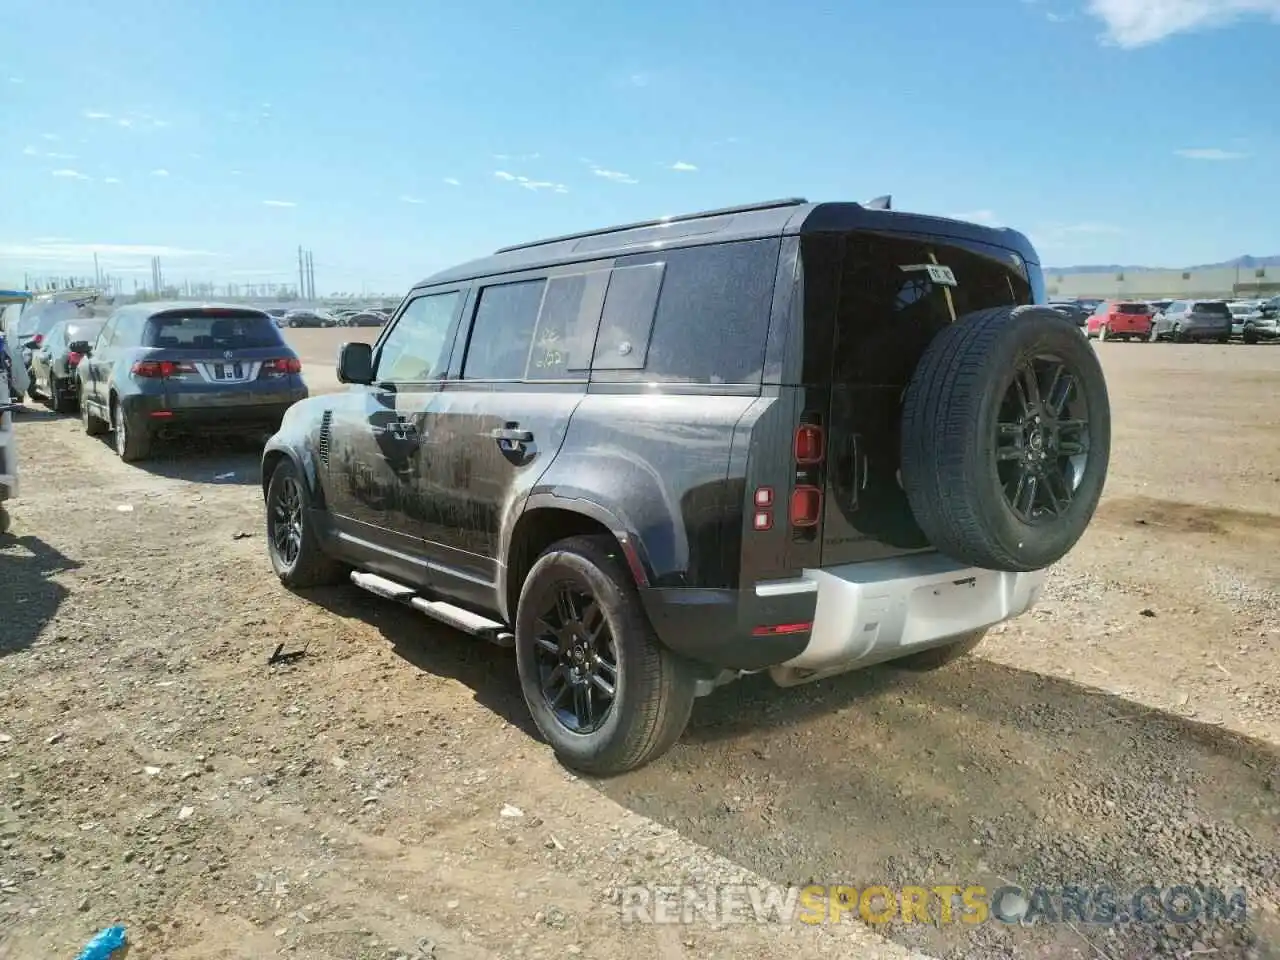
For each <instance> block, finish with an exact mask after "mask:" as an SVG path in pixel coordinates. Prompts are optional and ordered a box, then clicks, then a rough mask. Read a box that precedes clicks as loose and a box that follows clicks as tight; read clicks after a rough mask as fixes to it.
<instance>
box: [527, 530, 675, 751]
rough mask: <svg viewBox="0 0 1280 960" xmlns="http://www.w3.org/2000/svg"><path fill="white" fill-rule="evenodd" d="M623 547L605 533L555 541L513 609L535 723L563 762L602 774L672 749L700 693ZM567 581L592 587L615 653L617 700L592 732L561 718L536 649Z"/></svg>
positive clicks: (575, 584) (594, 598) (528, 703)
mask: <svg viewBox="0 0 1280 960" xmlns="http://www.w3.org/2000/svg"><path fill="white" fill-rule="evenodd" d="M619 553H620V551H619V549H618V546H617V544H616V543H615V542H614V541H613V539H612V538H610V537H607V536H577V537H570V538H568V539H565V540H561V541H559V542H558V543H555V544H553V545H552V546H551V547H549V548H548V549H547V550H546V551H545V552H544V553H543V554H542V556H541V557H539V558H538V560H537V561H536V562H535V563H534V565H533V568H532V569H531V570H530V571H529V575H528V577H526V578H525V581H524V585H523V586H522V588H521V590H520V601H519V605H518V607H517V609H516V629H515V633H516V644H515V646H516V664H517V669H518V671H519V675H520V688H521V691H522V692H523V694H524V699H525V703H526V704H527V705H528V707H529V712H530V713H531V714H532V716H533V721H534V723H535V724H536V725H537V727H538V730H539V732H541V734H542V736H543V737H544V738H545V739H546V741H547V742H548V743H549V744H550V745H551V747H552V749H553V750H555V752H556V755H557V756H558V757H559V758H560V760H561V762H562V763H564V764H565V765H566V766H568V767H571V768H573V769H575V770H579V771H582V772H583V773H590V774H595V775H598V776H611V775H614V774H619V773H625V772H626V771H628V770H634V769H636V768H637V767H641V766H644V765H645V764H646V763H649V762H650V761H652V760H654V759H656V758H657V757H659V756H661V755H662V754H664V753H665V752H666V751H667V750H669V749H670V748H671V746H672V745H673V744H674V743H675V742H676V741H677V740H678V739H679V738H680V734H681V733H683V732H684V729H685V726H686V725H687V724H688V722H689V714H690V712H691V711H692V709H693V700H694V692H695V681H696V678H695V676H694V671H693V669H692V667H691V665H690V664H689V663H688V661H686V660H684V659H683V658H681V657H680V656H678V655H677V654H675V653H673V652H672V651H671V650H669V649H667V648H666V647H664V646H663V645H662V644H661V643H660V642H659V640H658V638H657V636H656V635H655V633H654V630H653V627H652V625H651V624H650V623H649V618H648V616H646V614H645V612H644V608H643V607H642V606H641V603H640V597H639V594H638V593H637V592H636V588H635V585H634V583H633V581H632V578H631V576H630V574H629V572H628V571H627V569H626V567H625V566H623V564H622V563H621V562H620V560H619V557H618V554H619ZM565 581H571V582H572V583H573V584H574V587H575V589H579V588H581V587H585V588H586V589H587V590H589V591H590V594H591V596H592V598H593V600H594V601H595V602H596V603H598V604H599V606H600V610H601V612H602V613H603V615H604V620H605V623H606V624H607V625H608V628H609V630H610V632H611V634H612V637H613V642H614V646H615V649H616V652H617V656H618V677H617V682H616V686H615V689H616V695H615V699H614V701H613V703H612V705H611V706H610V711H609V714H608V715H607V717H606V719H605V721H604V723H603V725H602V726H601V727H600V728H599V729H597V730H595V731H592V732H590V733H576V732H574V731H571V730H570V729H569V728H568V727H567V726H566V725H564V724H563V723H561V721H560V720H559V719H557V717H556V715H555V713H554V712H553V711H552V709H551V706H550V705H549V704H548V703H547V700H546V697H545V696H544V694H543V691H542V685H541V680H540V676H539V670H538V662H537V659H536V653H535V642H536V639H537V635H536V629H535V623H536V622H537V620H538V619H539V618H540V617H541V616H542V614H543V612H544V610H545V608H546V603H547V601H548V597H549V595H550V594H551V593H552V592H553V591H554V590H555V589H556V587H557V585H559V584H560V583H562V582H565Z"/></svg>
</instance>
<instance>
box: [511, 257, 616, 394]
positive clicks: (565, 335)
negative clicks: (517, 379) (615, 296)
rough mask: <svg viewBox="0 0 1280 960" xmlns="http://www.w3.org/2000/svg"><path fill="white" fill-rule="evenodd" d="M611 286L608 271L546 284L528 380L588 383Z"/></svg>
mask: <svg viewBox="0 0 1280 960" xmlns="http://www.w3.org/2000/svg"><path fill="white" fill-rule="evenodd" d="M608 286H609V271H608V270H591V271H588V272H585V273H574V274H568V275H564V276H556V277H552V278H551V279H549V280H548V281H547V289H546V293H545V294H544V295H543V297H542V309H541V312H540V313H539V314H538V328H537V332H536V333H535V334H534V338H533V350H532V351H531V352H530V354H529V367H528V371H527V372H526V373H525V376H526V377H527V378H528V379H530V380H585V379H586V376H587V370H588V369H589V367H590V366H591V348H592V345H593V344H594V342H595V337H596V324H597V323H598V322H599V320H600V307H601V304H602V303H603V302H604V297H605V289H606V288H607V287H608Z"/></svg>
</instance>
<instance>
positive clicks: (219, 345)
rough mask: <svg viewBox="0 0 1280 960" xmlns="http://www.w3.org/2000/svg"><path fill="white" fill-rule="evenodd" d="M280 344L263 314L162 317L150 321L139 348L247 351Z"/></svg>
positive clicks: (274, 331)
mask: <svg viewBox="0 0 1280 960" xmlns="http://www.w3.org/2000/svg"><path fill="white" fill-rule="evenodd" d="M282 343H283V341H282V340H281V339H280V331H279V329H278V328H277V327H276V325H275V323H274V322H273V321H272V320H271V318H270V317H268V316H266V315H265V314H232V315H230V316H217V315H211V314H187V315H170V314H165V315H163V316H158V317H151V318H149V319H148V320H147V323H146V327H145V328H144V329H143V332H142V346H144V347H158V348H162V349H183V348H190V349H193V350H247V349H253V348H255V347H277V346H280V345H281V344H282Z"/></svg>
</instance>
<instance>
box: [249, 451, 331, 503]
mask: <svg viewBox="0 0 1280 960" xmlns="http://www.w3.org/2000/svg"><path fill="white" fill-rule="evenodd" d="M286 460H287V461H289V462H290V463H292V464H293V465H294V467H295V468H296V469H297V471H298V474H299V476H301V477H302V480H303V482H304V483H305V484H306V485H307V494H308V496H309V498H310V500H311V506H312V507H313V508H316V509H324V507H325V502H324V489H323V487H322V486H321V485H320V480H319V477H318V476H317V474H316V468H315V463H314V462H313V461H312V459H311V458H310V457H303V456H300V455H299V454H298V452H297V451H296V450H294V449H293V448H292V447H288V446H284V445H283V444H269V445H268V446H267V448H266V449H265V450H264V451H263V453H262V469H261V480H262V497H263V499H264V500H265V499H266V497H267V490H268V488H269V487H270V486H271V477H272V475H273V474H274V473H275V472H276V470H277V469H278V468H279V467H280V464H282V463H284V462H285V461H286Z"/></svg>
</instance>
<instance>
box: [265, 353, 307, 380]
mask: <svg viewBox="0 0 1280 960" xmlns="http://www.w3.org/2000/svg"><path fill="white" fill-rule="evenodd" d="M301 372H302V361H301V360H299V359H298V358H297V357H284V358H283V359H280V360H268V361H266V362H265V363H264V364H263V365H262V376H264V377H287V376H288V375H289V374H291V373H293V374H296V373H301Z"/></svg>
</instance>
